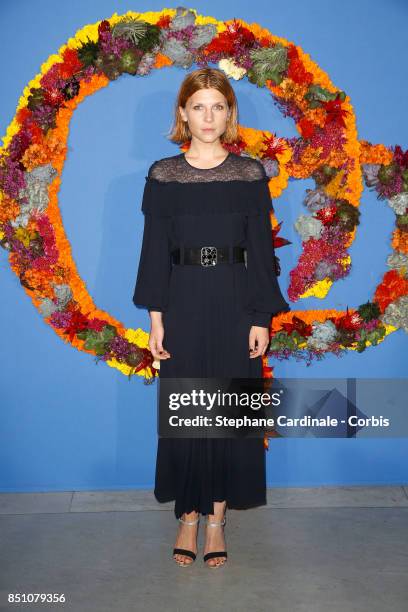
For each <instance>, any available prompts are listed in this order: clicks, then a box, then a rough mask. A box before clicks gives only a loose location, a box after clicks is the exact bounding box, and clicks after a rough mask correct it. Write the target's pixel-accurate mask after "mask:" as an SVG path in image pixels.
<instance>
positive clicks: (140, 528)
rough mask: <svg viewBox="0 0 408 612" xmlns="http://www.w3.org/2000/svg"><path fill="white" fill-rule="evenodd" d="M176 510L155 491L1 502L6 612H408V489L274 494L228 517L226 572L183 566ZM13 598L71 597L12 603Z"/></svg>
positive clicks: (22, 496) (19, 496) (1, 595)
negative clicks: (177, 559)
mask: <svg viewBox="0 0 408 612" xmlns="http://www.w3.org/2000/svg"><path fill="white" fill-rule="evenodd" d="M176 528H177V522H176V519H175V517H174V513H173V504H172V503H169V504H158V503H157V502H156V501H155V499H154V497H153V494H152V492H151V491H126V492H123V491H118V492H117V491H102V492H63V493H28V494H27V493H5V494H0V556H1V558H0V609H1V610H20V609H21V610H46V609H47V610H75V611H78V612H82V611H91V610H92V611H94V610H95V611H98V612H104V611H115V612H116V611H118V612H121V611H130V610H137V611H139V610H143V612H149V611H151V610H152V611H155V612H156V611H163V612H164V611H166V612H167V611H180V612H184V611H186V612H187V611H190V610H191V611H198V610H211V611H218V610H226V611H230V610H231V611H235V610H239V611H243V612H248V611H251V612H254V611H258V610H259V611H267V610H268V611H276V612H323V611H324V612H328V611H330V612H340V611H341V612H360V611H361V612H362V611H364V612H365V611H367V612H368V611H370V612H377V611H378V612H380V611H381V612H407V610H408V488H407V487H404V486H391V487H324V488H313V489H293V488H291V489H286V488H285V489H269V490H268V505H267V506H263V507H260V508H256V509H253V510H241V511H239V510H228V511H227V525H226V532H225V535H226V542H227V549H228V554H229V560H228V562H227V564H226V565H225V567H222V568H219V569H216V570H210V569H207V568H206V567H205V566H204V563H203V561H202V544H203V530H202V528H200V532H199V555H198V557H197V560H196V562H195V563H194V564H193V565H192V566H191V567H184V568H180V567H178V566H177V565H176V564H175V563H174V561H172V560H171V548H172V547H173V544H174V537H175V533H176ZM8 593H59V594H61V593H64V595H65V598H66V603H64V604H58V603H53V604H40V603H38V604H34V603H28V604H25V605H23V604H11V603H10V604H9V603H7V597H8Z"/></svg>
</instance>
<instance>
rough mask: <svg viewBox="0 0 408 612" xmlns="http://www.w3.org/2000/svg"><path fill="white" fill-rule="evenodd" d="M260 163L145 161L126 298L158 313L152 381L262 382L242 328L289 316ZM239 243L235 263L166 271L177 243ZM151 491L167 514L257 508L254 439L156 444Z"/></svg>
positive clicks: (259, 455)
mask: <svg viewBox="0 0 408 612" xmlns="http://www.w3.org/2000/svg"><path fill="white" fill-rule="evenodd" d="M271 209H272V202H271V198H270V193H269V188H268V178H267V175H266V173H265V169H264V167H263V165H262V164H261V163H260V162H259V161H258V160H255V159H253V158H251V157H248V156H240V155H237V154H235V153H232V152H230V153H229V154H228V156H227V157H226V159H225V160H224V161H223V162H222V163H221V164H219V165H218V166H216V167H215V168H210V169H198V168H195V167H194V166H192V165H191V164H190V163H189V162H188V161H187V160H186V158H185V156H184V153H180V154H178V155H174V156H172V157H167V158H163V159H160V160H158V161H155V162H154V163H153V164H152V165H151V167H150V168H149V172H148V176H146V183H145V188H144V193H143V201H142V211H143V212H144V215H145V217H144V233H143V242H142V248H141V255H140V262H139V269H138V274H137V280H136V287H135V291H134V295H133V302H134V304H135V305H137V306H143V307H146V308H147V309H148V310H156V311H161V312H162V313H163V314H162V319H163V326H164V340H163V347H164V349H166V350H167V351H169V353H170V354H171V358H169V359H165V360H161V361H160V376H161V377H201V378H207V377H226V378H228V377H241V378H253V377H262V357H261V356H259V357H257V358H254V359H250V357H249V355H250V353H249V342H248V338H249V331H250V328H251V326H252V325H258V326H261V327H269V324H270V322H271V317H272V316H273V315H275V314H277V313H278V312H281V311H287V310H289V305H288V303H287V302H286V301H285V299H284V298H283V296H282V293H281V291H280V288H279V285H278V282H277V278H276V269H275V259H274V248H273V242H272V228H271V223H270V217H269V212H270V211H271ZM183 246H184V247H188V246H191V247H201V246H217V247H221V246H243V247H245V248H246V262H245V263H220V264H217V265H214V266H208V267H205V266H201V265H188V264H187V265H174V264H172V262H171V257H170V253H171V251H172V250H173V249H175V248H178V247H180V248H181V249H182V248H183ZM154 494H155V497H156V499H157V500H158V501H159V502H168V501H171V500H175V507H174V512H175V515H176V517H177V518H178V517H180V516H181V515H182V514H183V513H184V512H192V511H193V510H196V511H198V512H201V513H202V514H209V513H210V514H212V513H213V512H214V506H213V502H214V501H223V500H226V501H227V507H229V508H236V509H243V508H249V507H253V506H259V505H263V504H266V474H265V449H264V445H263V439H261V438H244V439H242V438H239V439H238V438H196V439H180V438H178V439H170V438H159V439H158V447H157V461H156V478H155V489H154Z"/></svg>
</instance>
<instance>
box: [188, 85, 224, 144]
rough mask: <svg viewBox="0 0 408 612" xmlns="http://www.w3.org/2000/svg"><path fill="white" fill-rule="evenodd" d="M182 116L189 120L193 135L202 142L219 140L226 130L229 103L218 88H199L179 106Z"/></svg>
mask: <svg viewBox="0 0 408 612" xmlns="http://www.w3.org/2000/svg"><path fill="white" fill-rule="evenodd" d="M179 110H180V114H181V117H182V119H183V120H184V121H187V122H188V127H189V128H190V132H191V134H192V136H194V137H195V138H198V140H201V141H202V142H213V141H215V140H217V139H218V138H219V137H220V136H221V135H222V134H223V133H224V132H225V130H226V127H227V120H228V114H229V109H228V104H227V100H226V99H225V97H224V95H223V94H222V93H221V92H220V91H218V89H213V88H211V87H210V88H208V89H199V90H198V91H196V92H195V93H194V94H193V95H192V96H190V97H189V98H188V100H187V102H186V106H185V108H183V107H182V106H179Z"/></svg>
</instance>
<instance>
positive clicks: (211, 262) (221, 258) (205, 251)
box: [171, 246, 246, 266]
mask: <svg viewBox="0 0 408 612" xmlns="http://www.w3.org/2000/svg"><path fill="white" fill-rule="evenodd" d="M245 250H246V249H245V248H244V247H238V246H235V247H232V260H231V262H230V258H229V252H230V247H215V246H203V247H184V263H185V264H196V265H201V266H215V265H217V264H219V263H244V262H245V258H244V252H245ZM171 257H172V262H173V263H174V264H180V263H181V262H180V249H175V250H174V251H172V252H171Z"/></svg>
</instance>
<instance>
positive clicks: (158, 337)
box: [149, 311, 171, 359]
mask: <svg viewBox="0 0 408 612" xmlns="http://www.w3.org/2000/svg"><path fill="white" fill-rule="evenodd" d="M150 317H151V328H150V335H149V349H150V352H151V353H152V355H153V357H154V358H155V359H169V358H170V357H171V355H170V353H169V352H168V351H166V349H164V348H163V338H164V327H163V322H162V314H161V312H152V311H151V312H150Z"/></svg>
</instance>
